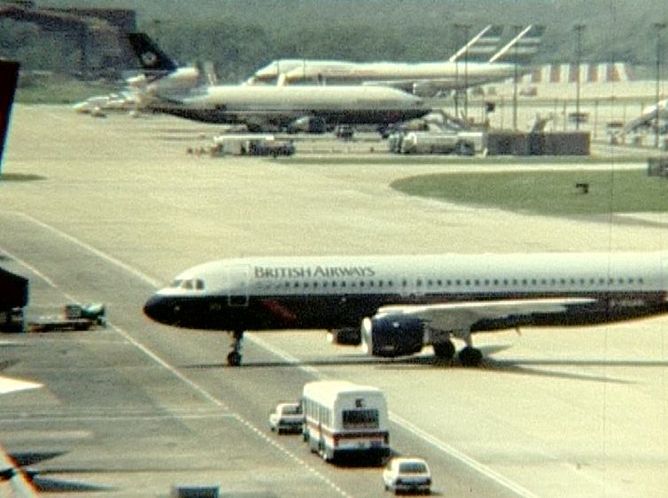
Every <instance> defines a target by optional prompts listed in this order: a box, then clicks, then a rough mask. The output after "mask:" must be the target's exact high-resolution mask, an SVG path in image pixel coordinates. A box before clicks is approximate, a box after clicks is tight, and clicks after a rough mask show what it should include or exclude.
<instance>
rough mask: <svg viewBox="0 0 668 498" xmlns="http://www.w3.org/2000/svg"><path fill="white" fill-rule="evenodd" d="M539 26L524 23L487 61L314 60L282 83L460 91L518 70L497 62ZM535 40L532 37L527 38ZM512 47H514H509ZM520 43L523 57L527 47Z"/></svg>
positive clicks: (287, 75)
mask: <svg viewBox="0 0 668 498" xmlns="http://www.w3.org/2000/svg"><path fill="white" fill-rule="evenodd" d="M535 30H539V31H540V32H541V35H542V28H540V27H534V26H528V27H527V28H525V29H524V30H523V31H521V32H520V33H518V34H517V35H516V36H515V37H514V38H513V39H512V40H511V41H510V42H509V43H508V44H506V45H505V46H504V47H503V48H502V49H501V50H500V51H499V52H498V53H496V54H494V55H493V56H492V57H491V58H490V60H489V61H487V62H475V61H471V60H468V58H466V59H465V60H464V62H461V61H457V60H451V61H445V62H346V63H344V62H337V61H333V62H330V63H327V62H326V61H325V62H319V63H318V62H314V63H312V64H305V65H302V66H298V67H295V68H293V69H291V70H290V71H287V72H285V73H284V74H283V80H284V82H285V84H294V83H300V82H317V83H318V84H327V85H336V84H361V85H382V86H389V87H393V88H398V89H401V90H404V91H407V92H410V93H412V94H414V95H419V96H425V97H427V96H433V95H436V94H438V93H439V92H447V91H461V90H465V89H467V88H470V87H474V86H479V85H483V84H486V83H492V82H494V81H502V80H506V79H508V78H512V77H514V75H515V74H516V72H517V71H518V70H519V68H518V66H517V65H516V64H515V62H512V63H510V62H499V59H500V58H502V57H509V56H512V55H517V56H518V57H519V55H520V54H519V51H520V49H519V47H517V46H518V44H520V43H521V41H522V40H523V38H524V37H525V36H527V35H528V34H529V33H530V32H535ZM531 39H535V37H533V36H532V37H531ZM512 47H517V48H516V49H513V50H511V48H512ZM531 47H532V48H533V49H534V50H535V51H537V49H538V47H537V45H531V46H524V45H523V46H522V50H521V52H522V55H523V56H526V55H527V52H528V51H529V49H530V48H531Z"/></svg>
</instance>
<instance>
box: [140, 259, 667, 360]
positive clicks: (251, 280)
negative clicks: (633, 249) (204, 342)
mask: <svg viewBox="0 0 668 498" xmlns="http://www.w3.org/2000/svg"><path fill="white" fill-rule="evenodd" d="M666 311H668V252H646V253H640V252H637V253H630V252H620V253H536V254H519V253H518V254H477V255H462V254H443V255H431V256H359V257H358V256H330V257H261V258H239V259H229V260H221V261H215V262H210V263H205V264H202V265H199V266H195V267H193V268H190V269H189V270H186V271H184V272H183V273H181V274H179V275H178V276H177V277H176V278H175V279H174V281H173V282H172V284H171V285H170V286H169V287H166V288H164V289H161V290H159V291H158V292H157V293H156V294H155V295H153V296H152V297H151V298H150V299H149V300H148V301H147V303H146V305H145V306H144V313H145V314H146V315H147V316H148V317H150V318H151V319H153V320H155V321H157V322H160V323H163V324H167V325H172V326H175V327H183V328H194V329H214V330H223V331H228V332H230V333H231V334H232V337H233V341H232V351H231V352H230V353H229V355H228V357H227V361H228V364H229V365H230V366H238V365H240V363H241V343H242V338H243V334H244V331H246V330H253V331H262V330H277V329H328V330H331V331H334V332H338V333H340V334H341V335H340V338H343V340H345V338H346V337H347V338H348V339H349V338H350V332H351V330H352V331H356V332H357V333H356V334H352V335H353V336H355V335H357V340H358V341H359V340H361V342H362V348H363V350H364V351H365V352H367V353H368V354H370V355H374V356H380V357H397V356H407V355H412V354H417V353H419V352H420V351H421V350H422V348H423V347H424V346H425V345H431V346H432V347H433V350H434V354H435V356H436V357H437V358H441V359H451V358H453V356H454V354H455V346H454V344H453V342H452V339H453V338H455V339H459V340H462V341H464V343H465V347H464V348H463V349H462V350H461V351H460V352H459V359H460V361H461V363H462V364H463V365H466V366H475V365H478V364H480V362H481V360H482V353H481V352H480V350H479V349H476V348H474V347H473V345H472V341H471V336H472V334H473V333H476V332H483V331H496V330H503V329H511V328H518V327H525V326H550V325H553V326H581V325H591V324H599V323H605V322H613V321H621V320H629V319H634V318H641V317H646V316H651V315H655V314H659V313H665V312H666Z"/></svg>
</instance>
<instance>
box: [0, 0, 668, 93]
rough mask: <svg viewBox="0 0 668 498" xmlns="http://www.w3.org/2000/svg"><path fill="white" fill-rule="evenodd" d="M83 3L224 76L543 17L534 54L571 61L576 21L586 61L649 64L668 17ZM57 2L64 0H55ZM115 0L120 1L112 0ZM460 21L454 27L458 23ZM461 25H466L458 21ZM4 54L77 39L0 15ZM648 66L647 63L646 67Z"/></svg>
mask: <svg viewBox="0 0 668 498" xmlns="http://www.w3.org/2000/svg"><path fill="white" fill-rule="evenodd" d="M88 3H89V4H90V5H89V6H97V7H102V6H105V7H109V6H112V7H113V6H119V7H120V6H123V7H127V6H128V4H129V5H130V6H132V7H136V8H137V11H138V19H139V29H141V30H143V31H147V32H148V33H149V34H150V35H151V36H152V37H154V38H156V39H158V40H159V43H160V44H161V46H163V47H164V49H165V50H166V51H167V52H168V53H170V54H173V55H174V56H175V57H176V58H177V59H178V60H179V61H180V62H182V63H191V62H197V61H212V62H213V63H214V65H215V67H216V69H217V72H218V73H219V76H220V78H221V80H223V81H225V82H239V81H242V80H243V79H245V78H247V77H248V76H249V75H250V74H252V73H253V72H254V71H255V70H256V69H258V68H259V67H261V66H263V65H265V64H267V63H268V62H270V61H271V60H274V59H279V58H302V57H303V58H323V59H345V60H353V61H370V60H387V61H438V60H445V59H447V58H448V57H449V56H450V55H451V54H452V53H453V52H454V51H455V50H457V49H458V48H459V47H461V46H462V45H463V44H464V43H465V41H466V39H467V38H466V36H467V35H468V37H470V36H472V35H473V34H474V33H476V32H477V31H478V30H480V29H481V28H482V27H483V26H485V25H486V24H489V23H494V24H503V25H505V26H506V37H508V36H510V33H512V30H513V26H516V25H527V24H530V23H535V24H543V25H545V26H546V32H545V35H544V38H543V42H542V45H541V50H540V52H539V54H538V55H537V57H536V62H537V63H544V62H572V61H574V60H575V52H576V35H575V31H574V26H575V25H576V24H583V25H584V26H585V28H584V30H583V32H582V38H581V42H582V43H581V51H580V53H581V60H582V61H583V62H628V63H631V64H635V65H641V66H647V67H648V68H652V67H654V64H655V60H656V44H657V31H656V29H654V28H653V23H655V22H657V21H660V20H668V4H667V3H665V2H663V1H657V0H646V1H644V2H638V3H636V2H620V1H618V0H589V1H580V0H571V1H568V0H469V1H467V2H465V1H456V0H329V1H318V0H310V1H309V0H246V1H241V0H227V1H224V0H199V1H195V2H177V1H176V0H143V1H141V2H138V1H137V2H134V3H135V4H136V5H133V1H131V0H126V1H123V2H121V1H120V0H106V1H99V2H98V1H97V0H90V1H89V2H88ZM49 4H50V5H54V6H68V5H69V2H66V1H62V2H61V1H60V0H52V1H51V2H49ZM116 4H118V5H116ZM457 26H459V28H458V27H457ZM462 26H466V27H467V28H466V29H462ZM661 35H662V36H661V44H660V50H661V52H662V65H663V66H664V67H666V66H668V60H667V58H666V55H668V43H667V42H668V28H667V29H665V30H663V32H662V33H661ZM0 55H4V56H6V57H15V58H18V59H19V60H21V61H22V63H23V64H24V67H27V68H30V69H52V70H58V68H61V67H67V65H68V64H69V65H70V66H71V65H72V64H73V63H76V61H77V60H78V58H79V57H80V53H79V52H78V47H77V46H76V44H75V43H72V42H71V41H69V40H67V39H66V38H63V37H60V38H59V37H58V36H44V34H43V33H40V31H39V29H38V28H37V27H36V26H34V25H31V24H25V23H17V22H14V21H8V20H2V21H0ZM648 71H649V70H648Z"/></svg>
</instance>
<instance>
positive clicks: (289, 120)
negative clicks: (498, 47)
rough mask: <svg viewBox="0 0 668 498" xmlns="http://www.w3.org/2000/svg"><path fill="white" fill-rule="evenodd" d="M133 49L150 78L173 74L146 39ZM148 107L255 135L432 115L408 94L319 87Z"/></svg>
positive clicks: (223, 93) (258, 89)
mask: <svg viewBox="0 0 668 498" xmlns="http://www.w3.org/2000/svg"><path fill="white" fill-rule="evenodd" d="M129 40H130V44H131V45H132V47H133V50H134V51H135V54H136V56H137V58H138V59H139V61H140V63H141V64H142V66H143V67H144V69H145V71H146V75H147V78H149V77H153V78H155V79H156V81H158V80H159V79H160V78H163V77H166V76H167V75H170V74H172V73H173V72H174V71H176V70H177V69H176V68H177V67H178V66H177V65H176V63H175V62H174V61H173V60H172V59H171V58H170V57H169V56H167V55H166V54H165V53H164V52H162V50H160V48H159V47H157V45H156V44H155V43H154V42H153V41H152V40H151V39H150V38H149V37H148V36H147V35H146V34H144V33H130V34H129ZM144 97H145V100H146V107H148V108H149V109H151V110H154V111H156V112H161V113H165V114H172V115H174V116H178V117H183V118H187V119H191V120H195V121H202V122H207V123H221V124H223V123H224V124H245V125H246V126H247V127H248V129H249V130H250V131H269V130H275V129H278V130H282V129H289V128H290V127H291V126H292V125H293V124H294V123H296V122H301V123H303V122H304V120H308V121H309V124H308V129H309V131H319V132H323V131H325V130H327V129H333V128H334V127H335V126H336V125H340V124H371V125H377V126H378V127H379V128H384V127H387V126H388V125H390V124H393V123H397V122H401V121H407V120H410V119H414V118H419V117H422V116H424V115H425V114H427V113H429V112H430V111H431V108H430V107H428V106H427V105H426V104H424V102H423V101H422V100H421V99H419V98H417V97H415V96H413V95H409V94H407V93H405V92H402V91H399V90H396V89H393V88H384V87H374V88H368V87H361V86H359V85H355V86H337V87H326V86H316V85H303V86H253V85H213V86H203V87H199V88H197V89H194V90H191V91H188V92H184V93H182V94H180V95H178V94H176V95H175V94H171V93H170V94H169V95H165V94H163V93H162V92H157V93H154V94H151V95H144Z"/></svg>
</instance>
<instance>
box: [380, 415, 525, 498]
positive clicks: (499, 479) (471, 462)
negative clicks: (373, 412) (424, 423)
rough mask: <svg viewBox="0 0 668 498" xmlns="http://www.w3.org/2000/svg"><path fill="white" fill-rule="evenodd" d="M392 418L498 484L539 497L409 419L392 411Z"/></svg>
mask: <svg viewBox="0 0 668 498" xmlns="http://www.w3.org/2000/svg"><path fill="white" fill-rule="evenodd" d="M390 420H391V421H392V422H394V423H395V424H398V425H400V426H401V427H403V428H404V429H406V430H407V431H409V432H410V433H412V434H414V435H415V436H417V437H419V438H420V439H422V440H424V441H426V442H427V443H429V444H430V445H432V446H434V447H436V448H437V449H439V450H441V451H443V452H445V453H447V454H448V455H450V456H451V457H453V458H456V459H457V460H459V461H460V462H462V463H464V464H466V465H468V466H469V467H471V468H472V469H474V470H475V471H477V472H479V473H481V474H482V475H484V476H485V477H488V478H489V479H491V480H492V481H494V482H496V483H497V484H500V485H501V486H503V487H504V488H506V489H509V490H510V491H512V492H513V493H515V494H517V495H518V496H522V497H524V498H538V497H537V495H536V494H534V493H532V492H531V491H529V490H528V489H526V488H524V487H522V486H520V485H519V484H517V483H515V482H513V481H511V480H510V479H508V478H507V477H504V476H503V475H501V474H499V473H498V472H496V471H495V470H492V469H491V468H489V467H488V466H487V465H484V464H482V463H480V462H478V461H477V460H475V459H474V458H471V457H470V456H468V455H466V454H464V453H462V452H461V451H459V450H458V449H457V448H455V447H454V446H450V445H449V444H446V443H444V442H443V441H441V440H440V439H438V438H436V437H434V436H432V435H431V434H429V433H428V432H425V431H423V430H422V429H420V428H419V427H417V426H416V425H415V424H412V423H411V422H409V421H408V420H406V419H404V418H402V417H400V416H399V415H397V414H396V413H393V412H390Z"/></svg>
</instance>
